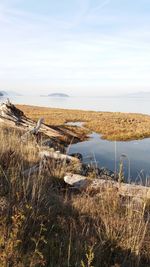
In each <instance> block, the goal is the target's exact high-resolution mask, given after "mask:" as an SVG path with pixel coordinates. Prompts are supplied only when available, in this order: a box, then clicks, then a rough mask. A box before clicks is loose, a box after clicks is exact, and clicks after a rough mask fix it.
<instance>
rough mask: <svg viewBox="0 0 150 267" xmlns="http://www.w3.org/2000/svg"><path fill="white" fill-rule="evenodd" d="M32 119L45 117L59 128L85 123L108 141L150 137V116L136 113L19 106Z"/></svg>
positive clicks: (48, 122)
mask: <svg viewBox="0 0 150 267" xmlns="http://www.w3.org/2000/svg"><path fill="white" fill-rule="evenodd" d="M18 107H19V108H20V109H21V110H23V112H24V113H25V114H26V115H27V116H29V117H30V118H32V119H36V120H37V119H39V117H40V116H42V117H44V119H45V122H46V123H47V124H50V125H55V126H59V125H62V124H64V123H65V122H68V121H83V122H85V124H84V126H85V127H87V128H88V129H90V130H91V131H95V132H97V133H100V134H101V135H102V138H105V139H108V140H117V141H119V140H122V141H126V140H133V139H142V138H145V137H150V116H149V115H143V114H134V113H119V112H94V111H80V110H66V109H56V108H41V107H35V106H26V105H18Z"/></svg>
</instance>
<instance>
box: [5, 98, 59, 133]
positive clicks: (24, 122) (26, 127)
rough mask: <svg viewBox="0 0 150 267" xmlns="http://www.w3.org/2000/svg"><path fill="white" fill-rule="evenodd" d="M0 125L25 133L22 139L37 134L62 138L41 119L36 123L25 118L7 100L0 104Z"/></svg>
mask: <svg viewBox="0 0 150 267" xmlns="http://www.w3.org/2000/svg"><path fill="white" fill-rule="evenodd" d="M0 123H3V124H4V125H7V126H11V127H15V128H17V129H20V130H23V131H25V134H24V135H23V138H25V135H26V134H27V135H28V134H29V133H32V134H37V133H38V132H40V133H44V134H45V135H46V136H47V137H57V138H59V137H62V135H61V134H60V132H59V131H57V130H54V129H52V128H51V127H49V126H47V125H45V124H44V123H43V118H41V119H39V121H38V122H37V123H36V122H34V121H33V120H31V119H29V118H27V117H26V116H25V114H24V113H23V112H22V111H21V110H20V109H18V108H17V107H15V105H13V104H12V103H11V102H10V101H9V99H8V100H7V101H6V102H5V103H1V104H0Z"/></svg>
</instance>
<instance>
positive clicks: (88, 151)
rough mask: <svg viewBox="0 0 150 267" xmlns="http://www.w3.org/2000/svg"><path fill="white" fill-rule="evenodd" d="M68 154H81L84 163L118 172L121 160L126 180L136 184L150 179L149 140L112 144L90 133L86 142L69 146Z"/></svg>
mask: <svg viewBox="0 0 150 267" xmlns="http://www.w3.org/2000/svg"><path fill="white" fill-rule="evenodd" d="M68 153H69V154H71V153H81V154H82V156H83V161H84V162H85V163H92V164H95V165H96V166H99V167H106V168H108V169H110V170H112V171H115V170H117V171H118V170H119V165H120V160H122V161H123V166H124V174H125V176H126V179H127V180H129V178H131V180H132V181H136V182H137V183H139V182H140V183H141V182H143V183H145V181H146V179H148V180H149V177H150V138H147V139H144V140H139V141H129V142H113V141H107V140H102V139H101V138H100V136H99V134H96V133H92V134H91V135H89V140H88V141H84V142H80V143H77V144H73V145H71V146H70V147H69V152H68Z"/></svg>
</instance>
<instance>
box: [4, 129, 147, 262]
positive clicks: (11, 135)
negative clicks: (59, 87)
mask: <svg viewBox="0 0 150 267" xmlns="http://www.w3.org/2000/svg"><path fill="white" fill-rule="evenodd" d="M20 134H21V133H20V132H17V131H14V130H13V129H7V128H1V131H0V140H1V143H0V179H1V180H0V181H1V187H0V189H1V190H0V204H1V205H0V212H1V213H0V215H1V216H0V225H1V227H0V249H1V250H0V266H2V267H3V266H4V267H5V266H14V267H20V266H23V267H26V266H49V267H69V266H70V267H71V266H73V267H75V266H77V267H79V266H82V267H83V266H84V267H85V266H86V267H92V266H94V267H105V266H108V267H110V266H129V267H130V266H150V236H149V204H148V202H147V199H144V200H143V201H140V202H135V200H133V199H126V198H125V199H123V198H121V197H120V196H119V195H118V192H116V191H115V192H114V190H113V189H112V190H110V189H106V190H105V191H101V190H100V191H99V193H97V194H93V193H91V192H90V191H86V192H82V193H78V192H72V191H70V190H69V188H67V187H66V185H65V184H64V182H63V179H62V177H63V175H64V173H65V172H66V169H67V168H68V167H67V166H66V165H65V164H61V163H59V162H57V163H56V162H53V161H50V162H47V163H45V166H44V167H43V168H41V170H40V171H39V172H38V173H36V174H34V175H31V176H29V177H24V176H23V174H22V172H23V171H24V170H25V169H26V168H28V167H30V166H32V165H34V164H36V163H37V161H38V160H39V158H38V149H39V148H38V147H36V146H35V143H34V141H33V140H28V142H27V143H22V142H21V141H20V140H21V139H20Z"/></svg>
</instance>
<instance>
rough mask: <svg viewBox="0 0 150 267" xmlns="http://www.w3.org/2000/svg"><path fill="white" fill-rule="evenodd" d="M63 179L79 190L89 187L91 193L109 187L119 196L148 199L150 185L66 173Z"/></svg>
mask: <svg viewBox="0 0 150 267" xmlns="http://www.w3.org/2000/svg"><path fill="white" fill-rule="evenodd" d="M64 181H65V182H66V183H67V184H69V185H71V186H72V187H75V188H77V189H79V190H83V189H87V188H88V189H89V190H91V191H92V192H93V193H94V191H95V193H97V192H100V191H104V190H108V189H110V188H112V189H114V190H115V191H117V192H118V193H119V194H120V195H121V196H124V197H136V198H137V197H138V198H142V199H144V198H146V199H147V198H148V199H150V187H146V186H142V185H135V184H126V183H118V182H116V181H111V180H104V179H87V177H85V176H82V175H77V174H72V173H68V174H66V175H65V177H64Z"/></svg>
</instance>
